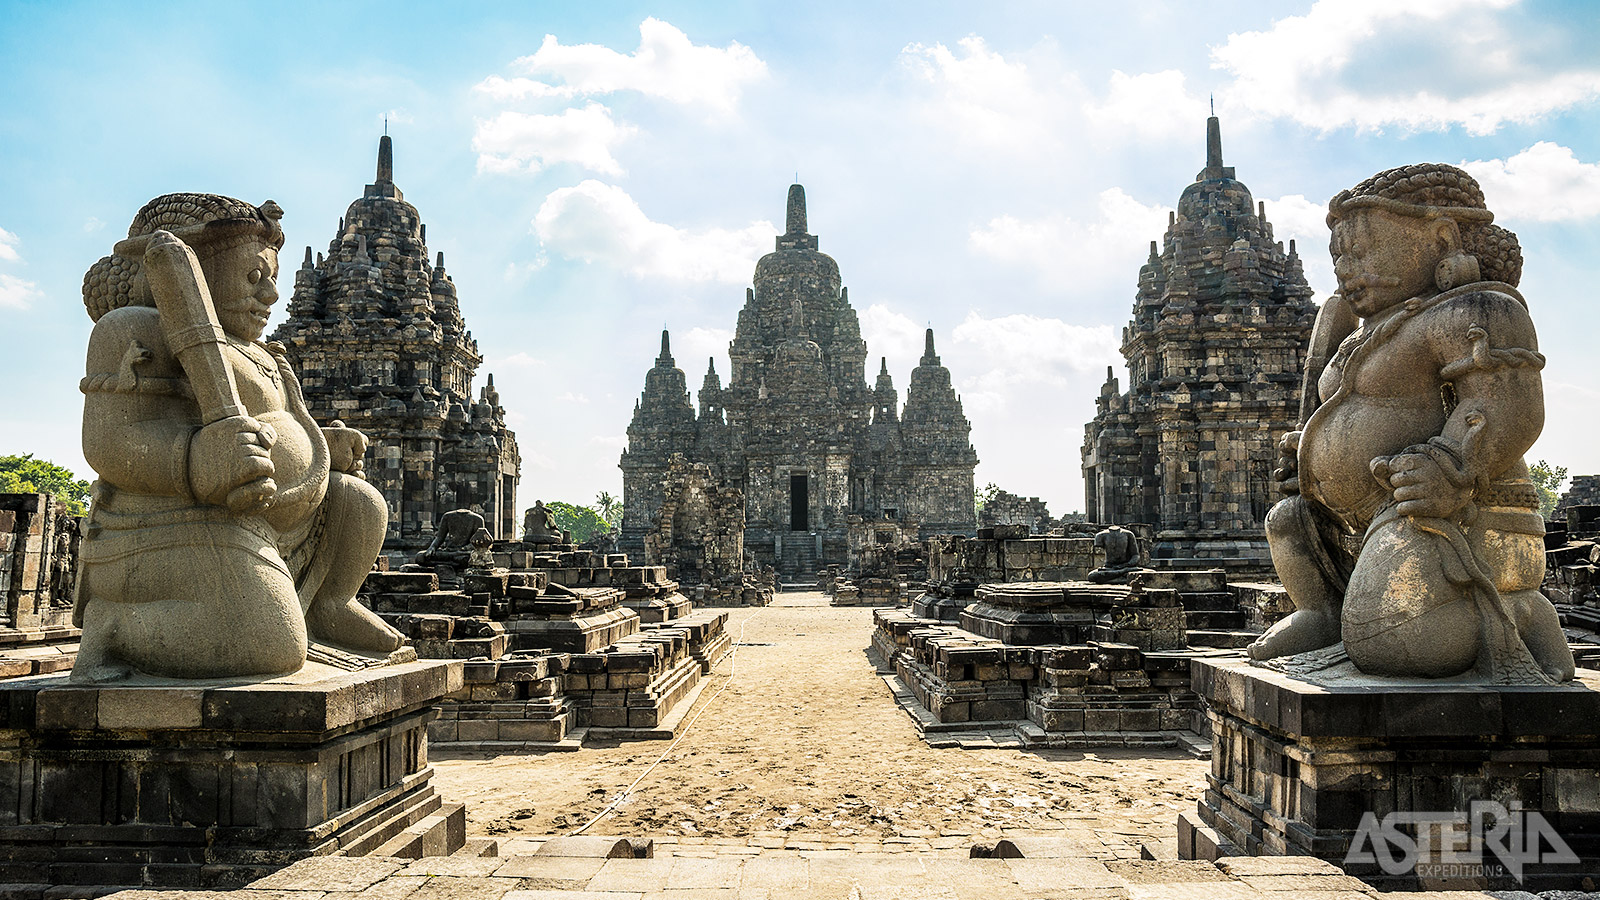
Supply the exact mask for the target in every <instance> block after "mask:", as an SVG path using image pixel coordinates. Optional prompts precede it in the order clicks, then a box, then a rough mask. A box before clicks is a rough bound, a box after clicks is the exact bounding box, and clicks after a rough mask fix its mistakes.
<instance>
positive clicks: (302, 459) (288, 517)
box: [256, 410, 323, 529]
mask: <svg viewBox="0 0 1600 900" xmlns="http://www.w3.org/2000/svg"><path fill="white" fill-rule="evenodd" d="M256 418H257V419H258V420H260V421H262V422H265V423H267V424H268V425H271V426H272V428H273V430H274V431H276V432H277V433H278V440H277V443H275V444H273V445H272V466H273V473H272V480H273V481H275V482H277V485H278V492H279V495H280V496H281V495H282V494H283V492H284V491H287V490H288V489H289V488H292V487H294V486H295V485H297V484H300V483H301V482H302V481H304V480H305V479H306V477H307V475H308V474H309V473H311V471H312V466H313V461H314V457H315V453H316V451H315V444H314V443H313V441H312V437H311V435H309V434H307V433H306V429H305V426H304V425H302V424H301V423H300V422H299V421H298V420H296V419H295V417H294V416H293V415H291V414H290V413H289V412H288V411H286V410H277V411H274V412H270V413H265V414H263V415H259V416H257V417H256ZM322 494H323V492H322V491H309V492H306V493H305V494H304V495H302V499H301V501H300V502H299V503H294V504H289V505H287V506H281V505H276V504H275V505H274V506H273V508H272V511H271V512H270V513H269V514H268V516H267V520H268V521H269V522H271V523H272V524H273V526H275V527H277V528H279V529H283V528H287V527H291V526H292V525H294V524H297V523H298V522H300V521H301V520H302V519H304V518H305V517H306V516H307V515H309V514H310V513H311V511H312V510H313V509H315V508H316V505H317V503H319V502H320V501H321V500H322Z"/></svg>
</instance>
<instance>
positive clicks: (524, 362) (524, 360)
mask: <svg viewBox="0 0 1600 900" xmlns="http://www.w3.org/2000/svg"><path fill="white" fill-rule="evenodd" d="M497 365H500V366H503V367H508V368H514V369H533V368H538V367H540V366H545V365H549V363H548V362H547V361H546V360H542V359H537V358H535V357H533V356H529V355H528V354H527V353H525V352H519V353H513V354H511V355H510V356H506V357H502V358H501V359H500V361H499V362H498V363H497Z"/></svg>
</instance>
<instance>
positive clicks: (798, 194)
mask: <svg viewBox="0 0 1600 900" xmlns="http://www.w3.org/2000/svg"><path fill="white" fill-rule="evenodd" d="M805 233H806V189H805V188H804V187H801V186H800V185H798V184H791V185H789V214H788V216H787V217H786V218H785V224H784V234H805Z"/></svg>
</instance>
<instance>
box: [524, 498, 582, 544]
mask: <svg viewBox="0 0 1600 900" xmlns="http://www.w3.org/2000/svg"><path fill="white" fill-rule="evenodd" d="M570 539H571V535H570V534H568V533H567V532H565V531H562V530H561V529H560V528H558V527H556V517H555V515H554V514H553V513H551V512H550V510H549V508H548V507H546V506H545V505H544V501H543V500H535V501H533V505H532V506H530V507H528V511H527V513H526V514H524V515H523V517H522V542H523V543H524V544H566V543H570Z"/></svg>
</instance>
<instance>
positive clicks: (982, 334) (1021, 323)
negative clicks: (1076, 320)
mask: <svg viewBox="0 0 1600 900" xmlns="http://www.w3.org/2000/svg"><path fill="white" fill-rule="evenodd" d="M951 337H952V338H954V341H955V343H956V345H957V347H958V348H960V350H961V355H962V367H963V371H964V372H967V373H968V374H966V375H964V376H959V377H958V380H959V381H960V383H961V388H962V397H963V399H964V400H965V401H966V402H967V403H969V404H971V405H973V406H974V408H976V409H978V410H986V409H1000V408H1003V407H1005V406H1007V405H1009V404H1010V403H1011V402H1012V401H1015V400H1024V401H1031V400H1033V399H1037V398H1038V397H1039V396H1040V393H1039V390H1038V389H1039V388H1046V389H1048V391H1049V394H1046V396H1052V395H1053V396H1060V395H1062V394H1064V393H1065V392H1066V391H1067V390H1068V388H1069V386H1070V385H1071V384H1072V383H1074V382H1078V381H1081V380H1082V379H1083V377H1084V376H1085V375H1092V374H1094V373H1097V372H1099V371H1101V370H1103V369H1104V368H1105V367H1106V366H1108V365H1115V366H1120V365H1122V363H1123V359H1122V355H1121V353H1120V352H1119V351H1118V349H1117V347H1118V340H1119V337H1120V335H1118V334H1117V332H1116V330H1115V329H1114V328H1112V327H1111V326H1109V325H1095V326H1086V325H1073V324H1070V323H1068V322H1065V321H1062V320H1061V319H1055V318H1048V317H1044V316H1032V315H1024V314H1013V315H1009V316H999V317H997V318H993V319H986V318H984V317H983V315H982V314H981V313H979V312H977V311H976V310H973V311H971V312H969V313H967V318H966V319H965V320H964V321H963V322H962V323H961V324H960V325H957V326H956V327H955V329H954V331H952V332H951Z"/></svg>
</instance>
